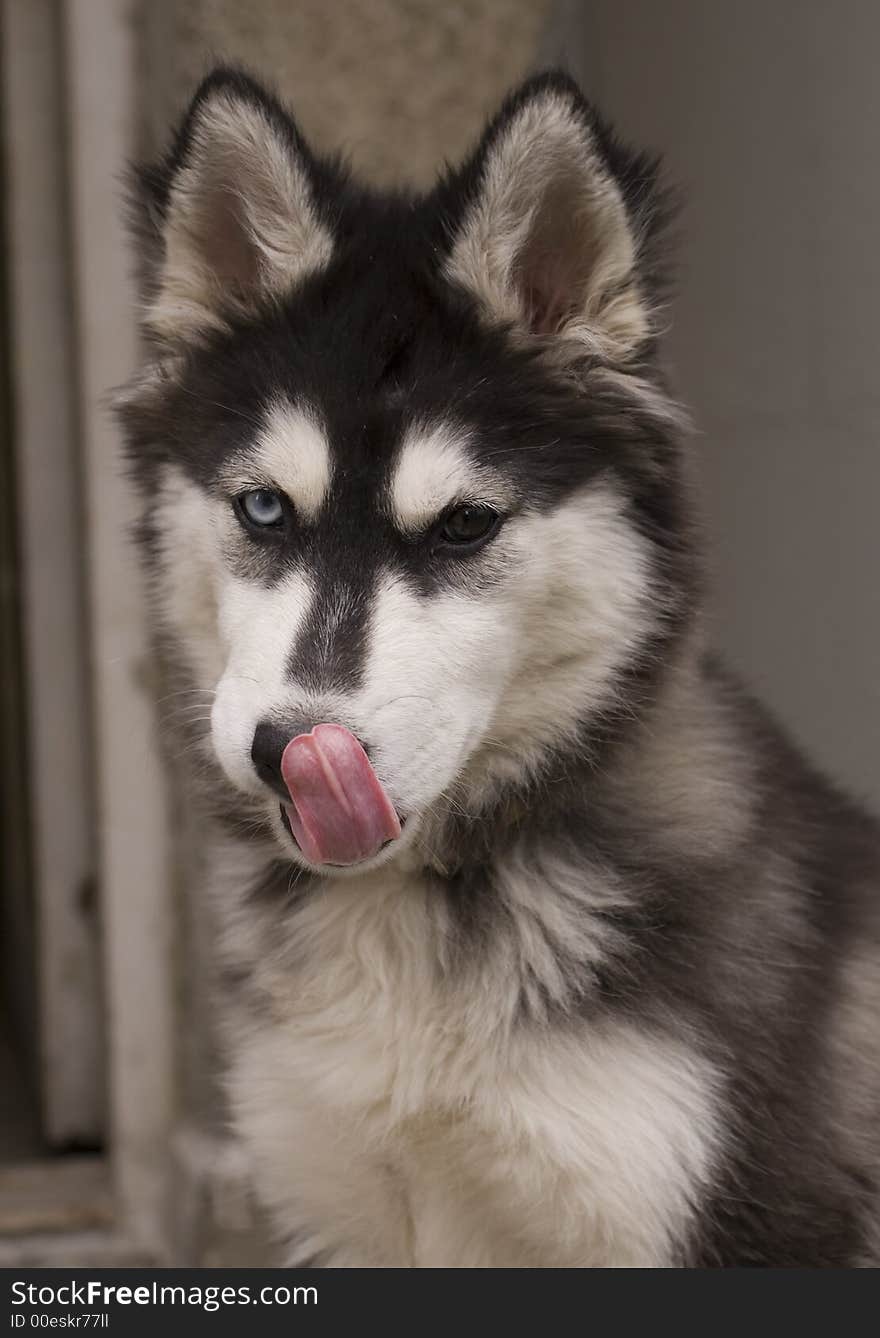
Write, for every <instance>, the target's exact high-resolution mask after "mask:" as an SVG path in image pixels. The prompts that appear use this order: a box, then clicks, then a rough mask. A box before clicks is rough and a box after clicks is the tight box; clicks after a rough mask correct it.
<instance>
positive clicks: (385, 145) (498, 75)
mask: <svg viewBox="0 0 880 1338" xmlns="http://www.w3.org/2000/svg"><path fill="white" fill-rule="evenodd" d="M550 8H551V6H550V3H549V0H444V2H443V3H438V2H437V0H339V2H338V3H328V0H252V2H251V3H248V4H242V3H240V0H238V2H237V0H193V2H192V3H188V4H186V5H181V4H178V3H176V2H175V0H152V3H150V4H146V5H144V9H143V23H144V36H145V47H144V57H145V64H144V74H145V78H146V81H147V123H146V130H147V135H148V142H152V143H153V144H155V143H157V142H161V139H162V137H163V136H164V134H165V132H166V129H167V126H168V124H169V123H170V121H171V120H172V119H173V117H174V115H175V114H176V113H177V111H178V110H179V108H180V106H181V103H182V101H183V100H184V99H185V97H186V95H187V93H188V91H189V90H190V89H191V88H192V87H193V86H194V85H195V83H196V82H197V81H198V79H199V78H200V77H201V75H202V74H204V72H205V70H206V69H207V68H208V67H209V66H210V64H211V63H212V61H214V60H216V59H224V60H234V61H240V62H242V63H244V64H245V65H247V66H249V67H250V68H251V69H252V70H253V71H254V72H255V73H258V74H261V75H263V76H264V77H266V78H268V79H270V80H272V81H274V83H275V85H276V88H277V89H278V90H279V91H280V92H281V93H282V95H283V96H284V98H285V99H286V100H287V101H288V102H289V103H290V104H291V105H292V107H293V109H294V111H295V113H296V115H297V117H298V118H299V121H300V124H301V126H302V128H303V129H304V131H305V132H306V134H307V135H308V136H309V137H310V138H311V139H312V141H313V142H314V143H315V144H316V145H317V146H318V147H320V148H325V149H332V150H336V149H339V148H342V149H343V150H344V151H345V153H346V154H347V155H348V156H349V157H350V159H351V161H352V162H353V163H354V164H355V165H356V166H357V167H358V168H359V169H361V170H362V171H364V172H365V173H367V174H368V175H369V176H370V177H371V178H372V179H373V180H376V181H382V182H389V181H398V180H404V181H409V182H414V183H416V184H425V183H426V182H430V180H431V179H432V177H433V175H434V172H435V171H436V169H437V167H438V166H439V165H441V163H442V162H443V160H444V159H446V158H451V159H455V158H456V157H457V156H459V155H460V154H462V153H463V152H464V151H465V150H466V149H467V147H468V146H469V144H470V143H471V141H472V139H473V137H474V135H475V134H476V132H477V130H478V128H479V125H480V122H481V120H482V118H483V116H484V115H485V114H486V113H487V112H490V111H491V110H492V109H493V108H494V107H495V106H496V104H497V103H498V102H499V100H500V99H501V97H502V96H503V94H504V92H505V91H506V90H507V89H508V88H509V87H510V85H511V84H512V83H514V82H515V81H516V80H517V79H518V78H520V76H521V75H522V74H523V73H525V72H526V71H527V70H528V69H529V68H530V67H531V65H532V64H533V62H534V60H535V56H536V52H537V51H538V50H539V47H540V43H541V40H542V37H543V33H544V29H545V25H546V21H547V16H548V13H549V11H550Z"/></svg>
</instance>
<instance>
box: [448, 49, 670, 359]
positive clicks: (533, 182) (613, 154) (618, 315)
mask: <svg viewBox="0 0 880 1338" xmlns="http://www.w3.org/2000/svg"><path fill="white" fill-rule="evenodd" d="M656 172H657V164H656V161H654V160H651V159H649V158H647V157H637V156H636V155H631V154H629V153H628V152H627V151H626V150H624V149H623V148H622V147H621V146H620V145H619V144H618V143H617V141H616V140H615V139H614V138H613V136H612V135H611V134H610V132H609V131H608V129H607V127H606V126H605V125H604V124H603V123H602V121H601V120H600V118H599V117H598V116H597V114H596V113H595V111H594V110H593V109H592V108H591V107H590V105H589V103H587V102H586V100H585V99H584V97H583V95H582V94H581V92H580V90H579V89H578V87H577V85H576V84H575V83H574V82H573V81H572V80H571V79H569V78H568V77H567V76H566V75H563V74H546V75H539V76H538V77H537V78H535V79H533V80H531V81H530V82H529V83H527V84H526V85H525V86H524V87H523V88H522V89H520V91H519V92H518V93H515V94H514V95H513V96H512V97H511V98H509V99H508V101H507V102H506V103H505V105H504V107H503V108H502V110H501V112H500V113H499V115H498V116H497V117H496V118H495V120H494V121H493V122H492V123H491V124H490V126H489V128H488V130H487V131H486V133H485V135H484V136H483V139H482V142H481V143H480V145H479V146H478V148H477V150H476V152H475V154H474V155H473V157H472V158H471V160H470V161H469V162H468V163H466V164H465V166H464V167H463V168H462V169H461V171H460V172H459V173H456V174H455V175H454V176H453V177H451V178H450V179H449V181H448V182H447V183H446V184H445V186H444V187H441V190H445V191H446V192H447V195H446V203H445V205H444V208H445V214H446V220H447V227H451V231H452V236H453V241H452V246H451V250H450V253H449V257H448V260H447V263H446V274H447V277H448V278H451V279H452V280H453V281H455V282H456V283H458V284H460V285H461V286H462V287H464V288H465V289H467V290H468V291H469V292H470V293H471V294H472V295H473V296H474V297H476V298H477V300H478V302H479V303H480V305H481V307H482V309H483V311H484V313H485V314H486V315H487V316H488V317H489V318H490V319H491V320H495V321H498V322H501V323H504V324H507V325H510V326H513V327H514V328H515V329H518V330H519V331H521V332H525V333H528V334H531V335H535V336H543V337H554V336H558V339H559V344H558V345H557V351H558V352H560V353H562V354H563V355H564V354H565V352H566V351H567V352H569V353H571V354H572V356H577V355H578V353H581V354H582V353H584V352H594V353H596V354H598V355H599V356H601V357H604V358H607V359H608V360H610V361H623V362H626V361H629V360H631V359H632V358H633V357H635V356H636V355H637V354H638V353H639V351H640V350H642V349H643V348H644V346H645V344H646V342H647V341H648V340H649V338H650V337H651V335H652V324H651V316H652V305H653V303H652V293H651V275H650V274H648V273H647V270H648V268H649V266H648V264H647V263H646V262H647V257H648V253H649V250H650V243H651V241H652V238H653V235H654V233H655V232H656V224H657V223H658V221H659V215H660V213H661V212H662V211H661V210H660V208H659V194H658V192H657V191H656ZM563 341H564V342H563ZM553 342H554V344H556V340H555V339H554V341H553Z"/></svg>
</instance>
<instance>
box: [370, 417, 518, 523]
mask: <svg viewBox="0 0 880 1338" xmlns="http://www.w3.org/2000/svg"><path fill="white" fill-rule="evenodd" d="M508 501H509V489H508V487H507V486H506V485H505V483H504V481H503V479H502V478H501V477H500V476H499V475H498V474H496V473H495V472H494V471H493V470H491V469H488V468H487V467H486V466H485V465H478V464H477V462H476V461H475V459H474V457H473V455H472V454H471V453H470V452H469V451H468V450H467V443H466V442H465V441H463V440H462V437H461V433H460V432H457V431H456V430H455V429H454V428H452V427H450V426H449V425H447V424H445V423H438V424H435V425H434V426H432V427H430V428H426V427H421V428H410V430H409V432H408V433H407V434H406V436H405V438H404V440H403V443H402V445H401V448H400V454H399V456H398V459H397V464H396V466H395V470H394V477H393V479H392V482H391V509H392V515H393V518H394V521H395V523H396V524H397V525H398V526H399V527H400V529H401V530H403V532H404V534H409V533H416V534H417V533H418V532H419V531H420V530H425V529H427V527H428V526H429V525H430V524H431V522H432V521H433V520H436V519H437V517H438V516H439V515H440V514H441V513H442V512H443V511H444V510H445V508H446V507H448V506H450V505H451V504H452V503H457V502H471V503H480V504H482V505H484V506H493V507H495V508H496V509H497V510H499V511H503V510H504V507H505V505H506V504H507V503H508Z"/></svg>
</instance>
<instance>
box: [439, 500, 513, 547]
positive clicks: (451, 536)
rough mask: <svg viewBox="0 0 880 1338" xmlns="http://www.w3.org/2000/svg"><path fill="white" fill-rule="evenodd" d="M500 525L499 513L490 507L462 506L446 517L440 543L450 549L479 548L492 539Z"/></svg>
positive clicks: (440, 534)
mask: <svg viewBox="0 0 880 1338" xmlns="http://www.w3.org/2000/svg"><path fill="white" fill-rule="evenodd" d="M500 524H501V517H500V516H499V514H498V512H497V511H493V510H492V508H491V507H489V506H460V507H457V508H456V510H455V511H451V512H450V513H449V515H448V516H447V517H446V519H445V521H444V522H443V526H442V528H441V530H440V533H439V541H440V543H441V544H442V545H444V546H446V547H449V548H459V549H471V548H477V547H479V545H480V544H483V543H485V542H486V541H487V540H488V539H491V538H492V536H493V535H494V534H495V532H496V531H497V529H498V527H499V525H500Z"/></svg>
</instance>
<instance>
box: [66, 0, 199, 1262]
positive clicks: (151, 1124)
mask: <svg viewBox="0 0 880 1338" xmlns="http://www.w3.org/2000/svg"><path fill="white" fill-rule="evenodd" d="M134 8H135V7H134V5H133V4H132V3H126V2H125V0H89V3H88V4H83V3H81V0H63V3H62V14H63V30H64V36H65V49H66V62H67V71H66V85H67V95H68V118H67V119H68V132H69V142H70V154H71V162H70V181H71V199H72V213H73V238H74V266H75V273H76V293H77V303H76V318H77V333H78V344H79V356H80V399H81V415H80V417H81V425H82V434H83V442H84V459H85V468H86V476H87V487H86V514H87V537H88V545H89V571H90V587H89V588H90V598H91V631H92V667H93V679H94V703H95V704H94V713H95V728H96V739H97V772H98V814H97V828H98V835H99V868H100V886H101V895H102V905H103V911H104V933H105V962H106V1001H107V1018H108V1028H109V1069H110V1081H109V1092H110V1108H111V1152H112V1157H113V1167H114V1186H115V1190H116V1195H117V1204H118V1209H119V1213H120V1226H121V1228H122V1229H123V1230H124V1231H125V1232H126V1233H127V1235H128V1236H129V1238H130V1239H131V1240H132V1242H133V1243H134V1244H135V1245H137V1246H143V1247H145V1248H147V1249H150V1250H152V1251H153V1252H155V1253H156V1254H158V1256H159V1257H160V1258H161V1250H162V1246H163V1243H164V1242H165V1241H166V1240H167V1231H166V1227H167V1221H166V1205H167V1199H168V1189H169V1186H168V1177H167V1170H168V1167H169V1164H170V1163H169V1155H168V1154H169V1134H170V1125H171V1116H172V1069H173V1063H172V1053H173V1046H172V1039H173V1038H172V978H171V970H172V953H171V937H172V914H171V897H170V879H169V858H168V854H169V842H168V833H167V829H166V815H165V803H164V792H163V780H162V772H161V767H160V762H159V756H158V751H157V745H156V730H155V720H154V710H153V705H152V693H151V689H150V684H149V679H150V673H149V653H148V639H147V633H146V625H145V618H144V599H143V590H142V582H141V579H140V572H139V569H138V565H137V562H136V557H135V553H134V551H133V547H132V545H131V543H130V540H129V537H128V533H127V531H128V530H129V529H130V527H131V524H132V522H133V520H134V517H135V507H134V499H133V497H132V494H131V490H130V488H129V487H128V485H127V483H126V481H125V479H124V475H123V469H122V462H121V455H120V450H119V441H118V433H117V430H116V428H115V426H114V424H113V422H112V420H111V418H110V415H109V414H108V412H107V408H106V396H107V393H108V391H109V390H110V389H112V388H113V387H115V386H118V385H120V384H121V383H122V382H123V381H124V380H125V379H126V378H127V377H128V375H129V373H130V372H131V370H132V368H133V366H134V364H135V361H136V355H137V340H136V333H135V326H134V319H133V314H134V304H135V292H134V285H133V283H132V281H131V278H132V268H133V266H132V260H131V255H130V252H129V249H128V243H127V238H126V235H125V230H124V228H123V225H122V208H121V188H120V174H121V172H122V171H123V169H124V167H125V165H126V163H127V161H128V160H129V159H130V157H131V155H132V153H133V151H134V144H135V101H136V89H137V81H136V73H135V32H134Z"/></svg>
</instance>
